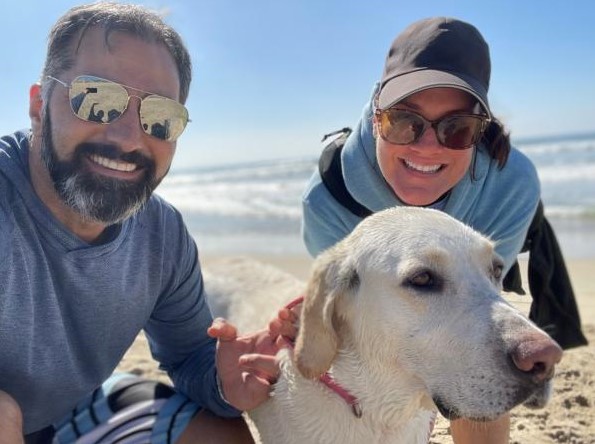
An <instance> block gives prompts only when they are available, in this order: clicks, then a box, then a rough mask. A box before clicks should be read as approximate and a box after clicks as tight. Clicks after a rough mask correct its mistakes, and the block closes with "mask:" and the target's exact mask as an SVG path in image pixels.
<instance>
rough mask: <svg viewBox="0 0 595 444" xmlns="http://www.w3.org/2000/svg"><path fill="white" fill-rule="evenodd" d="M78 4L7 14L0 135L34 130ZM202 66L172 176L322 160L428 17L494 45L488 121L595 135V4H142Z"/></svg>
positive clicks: (362, 0)
mask: <svg viewBox="0 0 595 444" xmlns="http://www.w3.org/2000/svg"><path fill="white" fill-rule="evenodd" d="M79 3H80V2H77V1H69V0H52V1H49V2H46V1H42V0H39V1H34V0H21V1H10V0H9V1H5V2H3V5H2V6H3V7H2V10H3V16H4V17H5V20H4V21H3V24H2V35H3V40H4V44H3V45H2V47H1V48H0V55H1V56H2V60H3V61H4V66H3V69H2V74H1V76H2V77H1V82H0V84H1V87H0V88H1V89H0V90H1V91H2V98H3V100H2V101H1V102H0V103H1V104H0V116H1V119H0V131H1V133H2V134H7V133H10V132H12V131H14V130H15V129H18V128H25V127H28V126H29V119H28V115H27V107H28V89H29V86H30V84H31V83H33V82H35V81H36V80H37V79H38V76H39V73H40V70H41V65H42V62H43V59H44V55H45V45H46V37H47V32H48V31H49V28H50V27H51V25H52V24H53V23H54V22H55V20H56V19H57V18H58V17H59V16H60V15H61V14H62V13H64V12H65V11H66V10H67V9H68V8H69V7H71V6H74V5H76V4H79ZM136 3H141V4H144V5H146V6H148V7H150V8H152V9H158V10H163V11H166V14H167V15H166V21H167V22H168V23H170V24H171V25H173V26H174V27H175V28H176V29H177V30H178V32H179V33H180V34H181V35H182V37H183V38H184V40H185V42H186V45H187V46H188V48H189V50H190V53H191V55H192V57H193V64H194V81H193V84H192V86H191V90H190V98H189V100H188V103H187V106H188V108H189V110H190V115H191V118H192V122H191V123H190V124H189V127H188V129H187V130H186V132H185V133H184V135H183V136H182V137H181V138H180V140H179V143H178V151H177V153H176V158H175V160H174V164H173V168H174V169H182V168H185V167H193V166H209V165H217V164H229V163H236V162H246V161H261V160H272V159H285V158H299V157H304V156H315V155H317V153H318V152H319V151H320V149H321V144H320V138H321V136H322V135H323V134H324V133H326V132H329V131H332V130H334V129H338V128H341V127H343V126H346V125H353V124H354V123H355V122H356V121H357V118H358V116H359V114H360V111H361V108H362V106H363V105H364V103H365V101H366V100H367V99H368V97H369V94H370V92H371V89H372V86H373V84H374V82H375V81H376V80H378V78H379V77H380V74H381V72H382V67H383V64H384V58H385V55H386V52H387V50H388V47H389V46H390V43H391V42H392V40H393V38H394V37H395V36H396V35H397V34H398V33H399V32H400V31H401V30H403V29H404V28H405V27H406V26H407V25H408V24H409V23H411V22H413V21H415V20H418V19H420V18H425V17H429V16H437V15H446V16H454V17H458V18H461V19H463V20H466V21H469V22H471V23H473V24H474V25H475V26H477V27H478V28H479V30H480V31H481V32H482V34H483V35H484V37H485V39H486V40H487V42H488V44H489V45H490V50H491V55H492V82H491V87H490V93H489V98H490V103H491V107H492V110H493V112H494V114H495V115H497V116H498V117H499V118H500V119H501V120H503V121H504V122H505V124H506V125H507V126H508V128H509V129H510V130H511V132H512V136H513V140H514V139H515V138H516V139H520V138H528V137H542V136H550V135H560V134H570V133H577V132H595V49H594V45H595V2H592V1H590V0H572V1H565V2H564V1H561V0H559V1H554V0H544V1H539V2H538V1H519V0H500V1H493V2H492V1H490V2H488V1H483V2H482V1H477V0H474V1H463V0H459V1H444V0H425V1H401V0H399V1H397V0H394V1H390V0H357V1H356V0H328V1H325V0H250V1H247V0H146V1H137V2H136Z"/></svg>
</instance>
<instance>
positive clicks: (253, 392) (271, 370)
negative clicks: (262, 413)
mask: <svg viewBox="0 0 595 444" xmlns="http://www.w3.org/2000/svg"><path fill="white" fill-rule="evenodd" d="M207 333H208V335H209V336H211V337H212V338H216V339H218V342H217V361H216V363H217V372H218V374H219V378H220V380H221V385H222V387H221V388H222V390H223V396H224V397H225V399H226V400H227V401H228V402H229V403H230V404H231V405H233V406H234V407H235V408H237V409H238V410H250V409H253V408H255V407H257V406H258V405H260V404H261V403H263V402H264V401H266V400H267V399H268V397H269V392H270V390H271V385H272V384H273V383H274V382H275V381H276V380H277V376H278V374H279V366H278V363H277V361H276V359H275V355H276V354H277V352H278V351H279V347H278V346H277V344H276V343H275V341H276V339H277V337H276V336H273V335H272V334H271V333H270V332H269V331H268V330H262V331H258V332H256V333H252V334H249V335H245V336H238V332H237V329H236V328H235V327H234V326H233V325H231V324H230V323H228V322H227V321H226V320H225V319H222V318H217V319H215V320H214V321H213V324H212V325H211V327H209V329H208V330H207Z"/></svg>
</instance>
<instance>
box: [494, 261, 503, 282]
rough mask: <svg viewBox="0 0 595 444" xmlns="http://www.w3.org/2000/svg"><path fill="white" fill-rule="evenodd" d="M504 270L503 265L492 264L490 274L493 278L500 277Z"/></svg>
mask: <svg viewBox="0 0 595 444" xmlns="http://www.w3.org/2000/svg"><path fill="white" fill-rule="evenodd" d="M503 271H504V266H503V265H502V264H494V266H493V267H492V275H493V276H494V278H495V279H500V278H501V277H502V272H503Z"/></svg>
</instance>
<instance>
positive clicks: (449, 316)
mask: <svg viewBox="0 0 595 444" xmlns="http://www.w3.org/2000/svg"><path fill="white" fill-rule="evenodd" d="M502 278H503V262H502V259H501V258H500V257H499V256H498V255H497V254H496V253H495V251H494V245H493V243H492V242H491V241H490V240H489V239H487V238H485V237H484V236H482V235H480V234H479V233H477V232H476V231H474V230H473V229H471V228H470V227H468V226H465V225H464V224H462V223H461V222H459V221H457V220H455V219H454V218H452V217H450V216H448V215H446V214H445V213H442V212H439V211H435V210H429V209H421V208H394V209H390V210H386V211H383V212H380V213H376V214H375V215H373V216H370V217H369V218H367V219H366V220H364V221H363V222H362V223H361V224H360V225H358V227H357V228H356V229H355V230H354V231H353V232H352V233H351V235H349V236H348V237H347V238H345V239H344V240H343V241H341V242H340V243H338V244H337V245H336V246H334V247H333V248H331V249H329V250H328V251H327V252H325V253H323V254H322V255H321V256H319V258H317V260H316V261H315V262H314V267H313V274H312V278H311V279H310V282H309V284H308V289H307V292H306V299H305V302H304V305H303V310H302V316H301V326H300V333H299V335H298V338H297V343H296V352H295V357H296V364H297V367H298V369H299V371H300V372H301V373H302V374H303V375H304V376H305V377H307V378H315V377H317V376H319V375H320V374H322V373H324V372H325V371H327V370H328V369H329V367H330V366H331V364H332V362H333V360H334V358H335V355H336V353H337V351H338V350H340V349H342V348H345V347H348V348H350V349H352V350H355V351H356V353H357V354H358V356H360V357H361V360H362V369H363V368H368V369H375V370H373V371H376V370H377V371H380V372H384V373H385V374H396V373H397V372H398V373H400V374H401V375H406V376H407V377H409V378H414V379H415V380H416V381H417V382H418V383H420V384H421V385H423V386H424V387H426V389H427V392H428V394H429V395H430V396H431V397H432V398H433V399H434V401H435V403H436V405H437V406H438V408H439V409H440V411H441V412H442V413H443V414H444V415H445V416H447V417H450V418H455V417H459V416H462V417H468V418H473V419H491V418H495V417H497V416H498V415H500V414H502V413H504V412H506V411H508V410H510V409H511V408H512V407H514V406H515V405H517V404H519V403H522V402H527V403H528V404H529V405H533V406H537V407H540V406H543V405H544V404H545V402H546V400H547V398H548V396H549V392H550V380H551V378H552V376H553V368H554V364H555V363H556V362H558V361H559V360H560V357H561V350H560V348H559V346H558V345H557V344H556V343H555V342H554V341H553V340H552V339H550V338H549V336H547V335H546V334H545V333H544V332H543V331H541V330H540V329H538V328H537V327H536V326H535V325H533V324H532V323H531V322H530V321H528V320H527V319H526V318H525V317H524V316H522V315H521V314H520V313H519V312H518V311H516V310H515V309H514V308H512V307H511V306H510V305H509V304H508V303H507V302H505V301H504V299H502V297H501V296H500V291H501V283H502Z"/></svg>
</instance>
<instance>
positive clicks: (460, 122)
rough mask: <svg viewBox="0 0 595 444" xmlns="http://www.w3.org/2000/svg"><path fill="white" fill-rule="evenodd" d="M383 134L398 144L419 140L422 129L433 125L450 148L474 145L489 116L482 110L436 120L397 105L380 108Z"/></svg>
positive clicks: (378, 115)
mask: <svg viewBox="0 0 595 444" xmlns="http://www.w3.org/2000/svg"><path fill="white" fill-rule="evenodd" d="M376 116H377V118H378V123H379V129H380V131H379V132H380V136H381V137H382V138H383V139H384V140H386V141H387V142H389V143H393V144H395V145H412V144H415V143H417V141H418V140H419V139H420V137H421V136H422V135H423V133H424V132H425V131H426V130H427V129H428V128H429V127H432V128H433V129H434V131H435V132H436V139H438V142H439V143H440V145H442V146H444V147H446V148H450V149H451V150H464V149H467V148H471V147H472V146H473V145H474V144H475V143H476V142H477V141H478V140H479V139H480V138H481V136H482V134H483V132H484V130H485V128H486V127H487V124H488V123H489V121H490V119H489V118H488V117H487V116H483V115H479V114H451V115H448V116H445V117H442V118H440V119H436V120H427V119H425V118H424V117H422V116H420V115H419V114H416V113H414V112H412V111H406V110H401V109H396V108H388V109H386V110H377V111H376Z"/></svg>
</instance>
